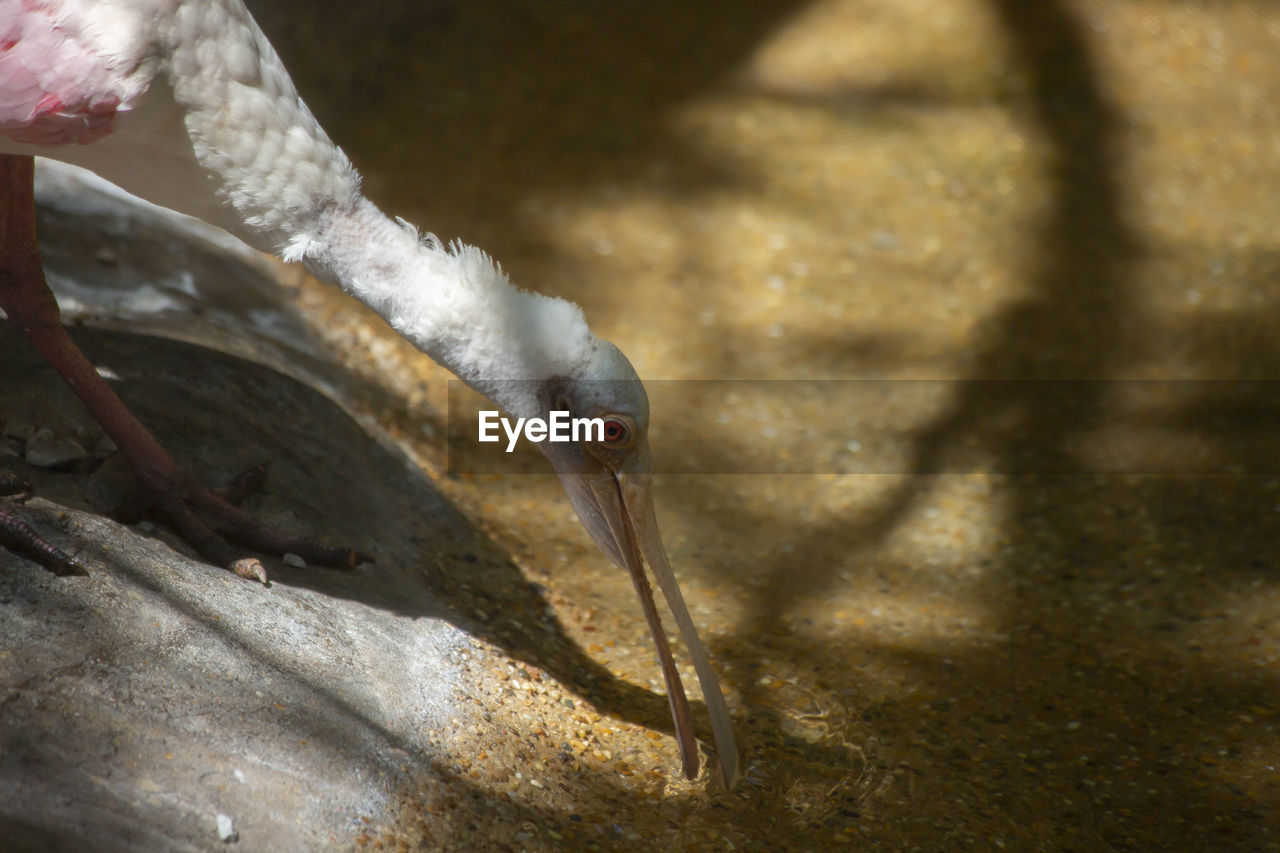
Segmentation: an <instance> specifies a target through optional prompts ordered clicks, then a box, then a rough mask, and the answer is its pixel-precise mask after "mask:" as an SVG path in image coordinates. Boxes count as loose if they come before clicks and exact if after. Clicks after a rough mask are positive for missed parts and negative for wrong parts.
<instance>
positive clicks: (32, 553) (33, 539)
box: [0, 474, 89, 577]
mask: <svg viewBox="0 0 1280 853" xmlns="http://www.w3.org/2000/svg"><path fill="white" fill-rule="evenodd" d="M32 493H33V490H32V488H31V484H30V483H28V482H27V481H26V480H24V479H22V478H21V477H19V476H18V475H17V474H5V475H3V476H0V495H6V496H8V495H19V496H21V497H19V499H18V500H19V501H21V500H23V499H25V497H29V496H30V495H31V494H32ZM0 545H4V546H5V547H6V548H9V549H11V550H13V551H16V552H17V553H19V554H22V555H23V556H26V557H30V558H31V559H33V560H35V561H36V563H38V564H39V565H40V566H42V567H44V568H45V569H47V570H48V571H50V572H53V573H54V574H55V575H59V576H62V577H66V576H68V575H78V576H82V577H83V576H86V575H88V574H89V571H88V570H87V569H86V568H85V567H84V565H83V564H82V563H81V562H80V561H79V560H77V559H76V558H75V557H73V556H71V555H70V554H68V553H67V552H66V551H63V550H62V549H61V548H59V547H58V546H57V545H54V544H53V543H52V542H50V541H49V540H48V539H45V538H44V537H43V536H41V535H40V534H39V533H37V532H36V531H35V530H33V529H32V527H31V525H29V524H27V523H26V522H25V521H23V520H22V519H21V518H19V517H18V516H17V515H15V514H14V513H13V511H11V510H10V509H8V508H7V507H4V506H0Z"/></svg>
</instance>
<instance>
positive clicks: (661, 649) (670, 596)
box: [549, 447, 738, 787]
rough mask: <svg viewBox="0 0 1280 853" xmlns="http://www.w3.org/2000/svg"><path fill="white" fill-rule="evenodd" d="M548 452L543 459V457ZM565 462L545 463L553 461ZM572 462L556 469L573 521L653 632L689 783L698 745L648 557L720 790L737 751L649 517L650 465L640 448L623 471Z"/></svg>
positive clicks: (734, 767)
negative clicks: (694, 685) (678, 641)
mask: <svg viewBox="0 0 1280 853" xmlns="http://www.w3.org/2000/svg"><path fill="white" fill-rule="evenodd" d="M549 455H550V454H549ZM558 461H559V462H562V463H563V462H565V461H567V460H557V459H555V458H554V457H553V458H552V462H553V463H557V462H558ZM573 463H574V464H572V465H569V464H556V466H555V467H556V470H557V472H558V473H559V474H560V481H561V482H562V483H563V484H564V487H565V491H567V492H568V493H569V500H570V501H571V502H572V503H573V508H574V509H575V510H577V512H578V517H579V518H580V519H582V523H583V525H584V526H585V527H586V528H587V532H589V533H590V534H591V538H592V539H594V540H595V541H596V544H597V545H599V546H600V548H601V550H603V551H604V552H605V553H606V554H608V555H609V557H610V559H612V560H613V561H614V562H615V563H617V564H618V565H619V566H621V567H623V568H625V569H626V570H627V571H628V572H630V574H631V581H632V583H633V584H635V588H636V592H637V593H638V594H639V596H640V605H641V607H642V608H643V609H644V616H645V620H646V621H647V622H648V623H649V631H650V633H652V634H653V644H654V647H655V648H656V649H657V651H658V658H659V661H660V662H661V665H662V675H663V678H664V679H665V680H666V683H667V701H668V702H669V703H670V705H671V718H672V720H673V721H674V722H675V729H676V740H677V741H678V742H679V743H680V757H681V761H682V763H683V769H684V775H685V776H686V777H687V778H689V779H694V778H696V777H697V775H698V746H697V741H696V740H695V738H694V734H693V719H692V717H691V716H690V714H689V702H688V700H687V699H686V698H685V693H684V684H683V683H682V682H681V681H680V673H679V671H678V670H677V669H676V665H675V662H674V661H673V660H672V657H671V648H670V646H668V645H667V637H666V632H665V631H664V630H663V628H662V620H661V619H660V618H659V616H658V611H657V608H656V607H655V605H654V601H653V592H652V591H651V589H650V587H649V581H648V578H646V576H645V573H644V562H643V559H642V555H643V558H647V559H648V562H649V567H650V568H651V569H652V570H653V574H654V577H656V578H657V580H658V586H659V587H661V588H662V594H663V596H664V597H665V598H666V599H667V605H668V606H669V607H670V608H671V613H672V615H673V616H674V617H675V620H676V626H677V627H678V628H679V629H680V636H681V637H683V638H684V644H685V646H686V647H687V648H688V650H689V657H690V658H692V660H693V668H694V670H695V671H696V672H697V674H698V683H699V684H700V685H701V686H702V696H703V699H704V700H705V701H706V703H707V710H708V711H709V712H710V713H711V730H712V732H713V734H714V735H715V743H716V753H717V754H718V756H719V759H720V770H721V772H722V774H723V776H724V780H723V781H724V783H725V786H726V787H732V785H733V783H734V780H735V779H736V778H737V775H738V751H737V747H735V746H734V742H733V728H732V727H731V725H730V723H729V709H728V707H727V706H726V705H725V701H724V696H723V694H721V692H720V682H719V680H718V679H717V678H716V674H715V670H713V669H712V668H711V662H710V661H709V660H708V659H707V652H706V649H705V648H703V645H702V640H701V639H700V638H699V637H698V631H697V629H696V628H694V626H693V619H692V618H691V617H690V616H689V610H688V608H687V607H685V604H684V597H683V596H682V595H681V594H680V587H679V586H677V585H676V578H675V575H674V574H672V572H671V564H670V563H669V562H668V561H667V552H666V549H665V548H663V546H662V535H661V534H660V533H659V532H658V522H657V519H656V517H655V516H654V512H653V497H652V495H651V493H650V488H649V480H650V474H649V472H650V464H649V451H648V448H647V447H640V448H638V449H637V451H636V452H635V454H634V455H633V456H632V458H631V459H630V461H629V462H628V463H627V464H626V466H625V467H624V468H623V469H621V470H618V471H614V470H611V469H609V468H607V467H606V466H604V465H603V464H601V463H600V462H599V461H597V460H595V459H594V458H592V457H591V456H590V455H588V454H585V453H584V454H581V455H578V456H576V458H575V459H574V460H573Z"/></svg>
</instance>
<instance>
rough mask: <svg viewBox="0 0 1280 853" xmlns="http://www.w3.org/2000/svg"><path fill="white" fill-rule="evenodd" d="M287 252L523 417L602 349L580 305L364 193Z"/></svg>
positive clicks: (291, 244)
mask: <svg viewBox="0 0 1280 853" xmlns="http://www.w3.org/2000/svg"><path fill="white" fill-rule="evenodd" d="M283 254H284V257H285V259H286V260H290V261H302V262H303V263H304V264H305V265H306V267H307V269H308V270H309V271H310V272H311V273H312V274H313V275H315V276H316V277H317V278H319V279H321V280H323V281H327V282H329V283H332V284H335V285H337V286H339V287H341V288H342V289H343V290H345V291H347V292H348V293H350V294H351V295H352V296H354V297H356V298H357V299H359V300H360V301H361V302H364V303H365V304H366V305H368V306H369V307H371V308H372V309H373V310H374V311H376V312H378V314H380V315H381V316H382V317H383V318H385V319H386V321H387V322H388V323H389V324H390V325H391V327H392V328H394V329H395V330H396V331H397V332H399V333H400V334H401V335H403V336H404V337H405V338H406V339H408V340H409V341H410V342H411V343H412V344H413V345H414V346H416V347H417V348H418V349H420V350H422V351H423V352H425V353H426V354H427V355H429V356H431V357H432V358H433V359H435V360H436V361H437V362H439V363H440V364H442V365H443V366H444V367H446V368H448V369H449V370H450V371H452V372H453V373H454V374H455V375H456V376H457V377H458V378H459V379H462V380H463V381H464V382H466V383H467V384H468V385H470V386H471V387H473V388H475V389H476V390H477V391H479V392H480V393H482V394H484V395H485V396H486V397H488V398H489V399H491V400H493V401H494V402H495V403H497V404H498V405H499V406H501V407H502V408H504V409H506V410H507V411H508V412H509V413H510V414H513V415H517V416H523V417H531V416H533V415H536V414H540V411H539V403H538V400H537V396H536V395H537V388H538V385H539V383H540V382H541V381H542V380H546V379H548V378H550V377H553V376H576V375H580V374H581V373H582V372H583V369H584V367H585V365H586V364H587V363H588V362H589V361H590V359H591V358H592V357H593V355H594V353H595V350H596V348H597V346H598V342H597V340H596V338H595V336H594V335H592V334H591V331H590V329H588V328H587V324H586V320H585V319H584V318H583V316H582V311H581V309H579V308H578V306H576V305H574V304H572V303H570V302H566V301H564V300H562V299H555V298H552V297H547V296H543V295H541V294H537V293H530V292H528V291H524V290H519V289H518V288H516V287H515V286H513V285H512V284H511V282H510V281H509V280H508V279H507V277H506V275H505V274H504V273H503V272H502V270H501V269H500V268H499V267H498V266H497V264H495V263H494V262H493V260H492V259H490V258H489V256H488V255H486V254H485V253H483V252H482V251H480V250H479V249H476V248H475V247H473V246H466V245H463V244H461V243H454V244H452V245H449V246H445V245H443V244H441V243H440V242H439V241H438V240H437V239H436V238H435V237H433V236H430V235H427V236H425V237H424V236H421V235H419V234H418V232H417V231H415V230H414V229H413V228H412V227H411V226H409V225H407V224H405V223H403V222H395V221H392V220H390V219H389V218H387V217H386V216H385V215H384V214H383V213H382V212H381V211H379V210H378V209H377V208H376V207H375V206H374V205H373V204H372V203H371V202H369V201H368V200H367V199H364V198H360V199H359V200H358V201H357V202H356V203H355V204H354V205H352V206H351V207H350V208H348V209H332V210H330V211H329V212H327V213H326V214H325V215H324V216H323V217H322V218H321V220H320V222H319V223H318V227H317V228H315V229H314V230H313V231H311V232H309V233H306V234H299V235H297V236H296V237H295V238H294V239H292V240H291V241H290V242H289V243H288V245H287V246H286V248H285V251H284V253H283Z"/></svg>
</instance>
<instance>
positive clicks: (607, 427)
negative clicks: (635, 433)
mask: <svg viewBox="0 0 1280 853" xmlns="http://www.w3.org/2000/svg"><path fill="white" fill-rule="evenodd" d="M626 437H627V427H626V424H624V423H622V421H615V420H607V421H605V422H604V440H605V441H607V442H608V443H609V444H617V443H618V442H619V441H622V440H623V439H625V438H626Z"/></svg>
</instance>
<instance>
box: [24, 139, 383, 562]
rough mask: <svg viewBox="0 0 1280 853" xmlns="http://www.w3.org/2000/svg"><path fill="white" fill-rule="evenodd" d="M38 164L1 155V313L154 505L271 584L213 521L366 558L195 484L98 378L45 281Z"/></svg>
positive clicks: (311, 556) (261, 540) (328, 553)
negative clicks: (269, 522) (276, 524)
mask: <svg viewBox="0 0 1280 853" xmlns="http://www.w3.org/2000/svg"><path fill="white" fill-rule="evenodd" d="M34 166H35V162H34V159H33V158H31V157H23V156H14V155H0V194H2V197H0V308H3V309H4V311H5V313H6V314H8V315H9V320H10V322H12V323H14V324H15V325H17V327H18V328H19V329H21V330H22V332H23V333H24V334H25V335H26V336H27V338H28V339H30V341H31V344H32V345H33V346H34V347H35V348H36V350H37V351H38V352H39V353H40V354H41V355H42V356H44V358H45V359H46V360H47V361H48V362H49V363H50V364H51V365H52V366H53V367H54V369H55V370H57V371H58V373H59V374H61V376H62V378H63V379H65V380H66V382H67V384H68V385H70V386H71V389H72V390H73V391H75V393H76V395H77V396H78V397H79V398H80V399H81V401H83V402H84V404H85V406H86V407H87V408H88V409H89V411H90V412H91V413H92V414H93V416H94V417H95V418H97V420H98V423H100V424H101V425H102V428H103V429H104V430H105V431H106V433H107V435H109V436H110V437H111V440H112V441H114V442H115V444H116V447H118V448H120V452H121V453H123V454H124V456H125V458H126V459H127V460H128V462H129V465H130V467H131V468H132V469H133V475H134V478H135V480H136V483H137V486H138V488H139V489H140V491H141V492H142V493H143V494H146V495H151V496H155V499H154V500H153V501H149V503H152V504H154V506H155V507H156V508H157V509H158V510H159V511H160V512H161V513H162V514H163V515H165V516H166V517H167V518H168V520H169V521H170V522H171V523H173V524H174V526H176V527H177V528H178V531H179V532H180V533H181V534H182V536H183V538H184V539H186V540H187V541H188V542H190V543H191V545H192V546H194V547H195V548H196V549H197V550H198V551H200V552H201V553H202V554H204V555H205V557H207V558H209V559H210V560H212V561H213V562H216V563H218V564H220V565H223V566H226V567H227V568H230V569H232V570H233V571H235V572H236V573H237V574H241V575H244V576H246V577H252V578H256V579H259V580H263V581H265V580H266V573H265V570H264V569H263V568H262V565H261V563H260V562H258V561H257V560H253V559H245V558H244V557H243V555H240V554H237V552H236V551H235V550H234V549H232V548H231V546H229V545H228V544H227V543H226V542H225V541H223V539H222V538H221V536H220V535H219V533H215V532H214V530H213V528H212V527H211V526H210V522H212V524H214V525H216V526H217V528H218V530H219V532H220V533H222V534H225V535H226V536H228V537H229V538H231V539H234V540H236V541H238V542H241V543H242V544H245V545H248V546H250V547H253V548H257V549H259V550H262V551H266V552H269V553H275V554H283V553H286V552H293V553H296V554H298V555H299V556H301V557H303V558H305V559H306V560H308V561H309V562H313V563H317V564H320V565H337V566H347V567H350V566H354V565H356V564H357V563H359V562H363V561H367V560H368V558H367V557H364V556H363V555H361V554H358V553H356V552H354V551H351V550H350V549H346V548H330V547H326V546H321V545H317V544H314V543H312V542H309V541H307V540H306V539H303V538H302V537H299V536H296V535H294V534H291V533H288V532H286V531H283V530H277V529H275V528H271V527H268V526H266V525H264V524H262V523H260V522H259V521H257V519H255V518H253V517H252V516H250V515H249V514H248V513H246V512H244V511H243V510H241V509H239V508H238V507H235V506H233V505H232V504H230V503H229V502H228V501H227V500H225V499H224V498H223V497H221V496H219V495H218V494H215V493H214V492H213V491H212V490H210V489H206V488H203V487H201V486H199V485H197V484H195V483H193V482H192V481H191V478H190V477H189V476H188V475H187V473H186V471H184V470H183V469H182V467H181V466H179V465H178V463H177V462H176V461H174V459H173V457H172V456H170V455H169V452H168V451H166V450H165V449H164V448H163V447H162V446H161V445H160V443H159V442H157V441H156V440H155V438H154V437H152V435H151V433H150V432H148V431H147V428H146V427H144V426H143V425H142V423H141V422H140V421H139V420H138V419H137V418H136V417H134V415H133V413H132V412H130V411H129V410H128V409H127V408H126V407H125V405H124V403H123V402H121V400H120V398H119V397H117V396H116V393H115V391H113V390H112V389H111V386H110V385H108V384H107V382H106V380H104V379H103V378H102V377H101V376H100V375H98V371H97V370H96V369H95V368H94V366H93V365H92V364H91V363H90V362H89V360H88V359H87V358H85V355H84V353H82V352H81V351H80V348H79V347H77V346H76V345H75V343H74V342H73V341H72V340H71V338H70V336H69V335H68V334H67V331H66V329H65V328H63V326H62V322H61V320H60V313H59V311H58V303H57V300H56V299H55V298H54V296H53V292H52V291H50V290H49V287H48V285H47V284H46V283H45V279H44V268H43V264H42V263H41V259H40V250H39V247H38V244H37V242H36V226H35V200H34V184H33V176H34ZM197 510H199V513H200V514H199V515H198V514H197V512H196V511H197ZM202 516H204V517H207V518H208V521H206V520H205V518H204V517H202Z"/></svg>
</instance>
